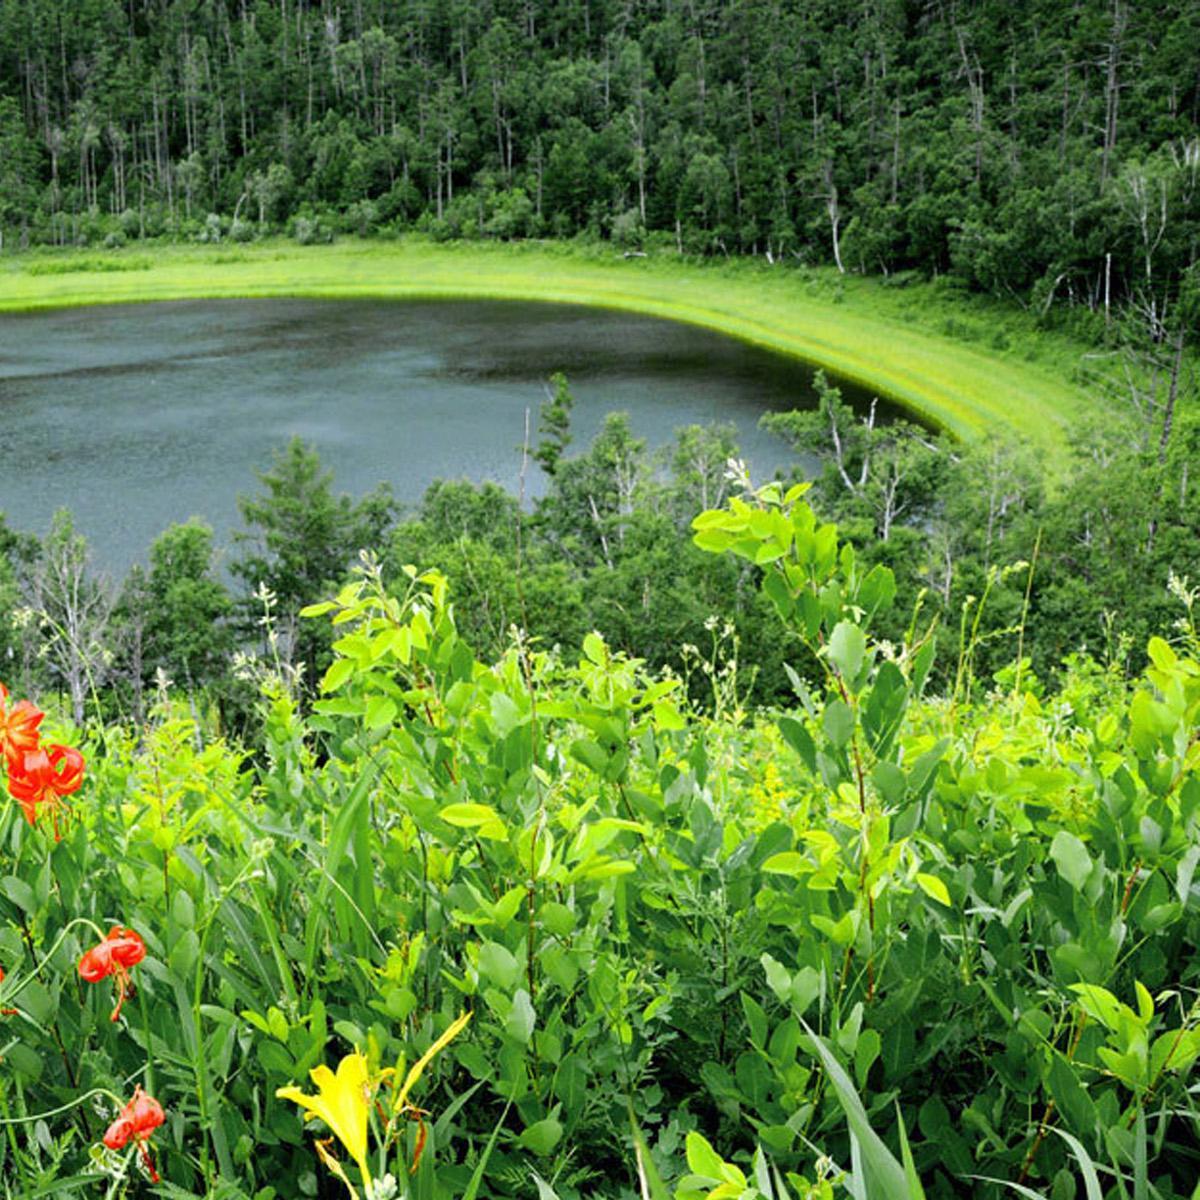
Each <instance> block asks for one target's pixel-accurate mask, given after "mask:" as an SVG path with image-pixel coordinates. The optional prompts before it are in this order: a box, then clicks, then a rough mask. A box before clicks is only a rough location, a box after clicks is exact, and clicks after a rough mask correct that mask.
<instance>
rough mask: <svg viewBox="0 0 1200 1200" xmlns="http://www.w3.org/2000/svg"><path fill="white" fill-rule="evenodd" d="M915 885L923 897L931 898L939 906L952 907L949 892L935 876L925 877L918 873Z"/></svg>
mask: <svg viewBox="0 0 1200 1200" xmlns="http://www.w3.org/2000/svg"><path fill="white" fill-rule="evenodd" d="M917 883H918V884H919V885H920V888H921V891H923V892H924V893H925V895H927V896H930V897H932V898H933V899H934V900H936V901H937V902H938V903H939V904H944V905H945V906H946V907H947V908H951V907H952V903H951V900H950V892H949V891H948V890H947V888H946V885H945V884H944V883H943V882H942V881H941V880H940V879H939V878H938V877H937V876H936V875H926V874H924V873H922V872H920V871H918V872H917Z"/></svg>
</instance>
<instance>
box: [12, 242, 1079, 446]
mask: <svg viewBox="0 0 1200 1200" xmlns="http://www.w3.org/2000/svg"><path fill="white" fill-rule="evenodd" d="M114 268H115V269H114ZM122 268H125V269H122ZM282 295H291V296H309V297H366V296H378V297H396V298H399V297H419V296H427V297H437V296H446V297H451V296H459V297H491V298H506V299H520V300H545V301H556V302H569V303H573V304H587V305H597V306H601V307H606V308H618V309H627V310H631V311H635V312H642V313H648V314H652V315H655V316H661V317H668V318H671V319H673V320H678V321H685V322H688V323H690V324H694V325H702V326H705V327H707V328H710V329H714V330H719V331H720V332H722V333H726V334H729V335H731V336H733V337H737V338H740V339H742V340H744V341H747V342H752V343H754V344H756V345H760V346H765V347H768V348H770V349H772V350H777V351H781V352H783V353H785V354H791V355H795V356H797V357H799V358H802V359H805V360H807V361H809V362H813V363H817V364H820V365H821V366H824V367H827V368H828V369H829V370H830V371H832V372H836V373H837V374H839V375H842V376H845V377H846V378H848V379H852V380H854V381H856V382H857V383H859V384H862V385H864V386H865V387H867V388H869V389H873V390H875V391H877V392H878V393H879V394H880V395H883V396H887V397H889V398H891V399H893V400H895V401H897V402H899V403H900V404H901V405H902V406H904V407H905V408H907V409H908V410H909V411H911V412H912V413H914V414H915V415H917V416H919V417H920V418H921V419H923V420H924V421H926V422H928V423H929V424H931V425H934V426H937V427H939V428H942V429H945V430H947V431H948V432H950V433H952V434H954V435H956V436H958V437H960V438H964V439H975V438H979V437H983V436H986V435H988V434H989V433H994V432H997V431H1004V430H1007V431H1009V432H1011V433H1015V434H1016V435H1017V436H1019V437H1020V438H1022V439H1025V440H1026V441H1029V442H1031V443H1033V444H1034V445H1035V446H1037V447H1038V448H1039V449H1041V450H1042V451H1043V452H1044V453H1045V454H1046V456H1047V459H1048V464H1049V462H1051V461H1055V460H1061V458H1062V456H1063V454H1064V451H1065V445H1066V433H1067V430H1068V429H1069V428H1070V427H1071V425H1072V424H1073V423H1074V422H1077V421H1078V419H1079V418H1080V417H1081V416H1082V415H1083V414H1084V413H1085V412H1086V411H1087V409H1088V407H1089V405H1091V406H1093V407H1094V406H1095V405H1097V404H1100V403H1101V402H1100V401H1099V400H1094V401H1089V399H1088V397H1087V396H1086V395H1085V393H1084V391H1083V389H1082V388H1081V387H1079V386H1078V385H1077V384H1076V383H1074V382H1073V378H1072V377H1073V375H1074V373H1075V367H1076V366H1077V364H1078V362H1079V357H1080V355H1081V354H1082V353H1083V351H1084V350H1085V349H1086V348H1085V347H1083V346H1081V345H1074V344H1072V343H1071V342H1069V341H1068V340H1066V339H1065V338H1061V337H1056V336H1051V335H1047V334H1044V333H1041V332H1038V331H1035V330H1034V329H1033V328H1032V325H1031V324H1030V323H1029V322H1028V321H1027V319H1025V318H1024V315H1023V314H1021V313H1020V312H1019V310H1017V309H1015V308H1014V309H1011V310H1006V309H1005V308H1003V306H996V305H989V306H985V307H982V308H977V309H976V311H974V313H973V315H972V314H964V315H966V319H965V320H962V321H960V320H958V319H957V318H956V317H955V316H954V315H953V314H955V313H957V312H958V311H959V309H960V307H961V305H962V304H963V303H964V302H963V301H961V300H959V299H958V298H956V297H954V296H947V295H946V294H945V293H944V292H943V291H939V289H937V288H936V287H933V286H931V285H927V284H914V285H912V286H910V287H908V288H896V287H887V286H884V285H883V284H881V283H880V282H878V281H875V280H868V279H861V278H857V277H842V278H839V277H838V276H836V275H835V274H833V273H832V272H831V271H827V270H812V269H807V270H806V269H801V268H797V267H781V266H776V267H771V266H769V265H767V264H765V263H759V262H743V261H729V262H716V263H713V264H711V265H707V264H706V265H698V264H696V263H694V262H689V261H685V260H679V259H676V258H675V257H674V256H673V255H669V254H661V255H657V256H654V257H648V258H633V259H623V258H622V257H621V256H620V255H619V254H617V253H616V252H611V251H610V252H607V253H605V252H603V251H594V252H580V251H578V250H575V249H573V248H569V247H563V246H556V245H549V246H547V245H542V244H521V245H503V246H502V245H487V244H479V243H461V244H454V245H448V246H438V245H432V244H430V243H428V242H424V241H416V240H406V241H403V242H361V241H356V240H350V241H345V242H340V243H338V244H336V245H333V246H310V247H300V246H297V245H294V244H292V243H287V242H278V241H276V242H266V243H261V244H257V245H249V246H231V245H226V246H220V247H212V246H157V245H155V246H152V247H149V248H145V247H139V248H131V249H129V250H125V251H121V252H119V253H112V252H101V251H80V252H76V253H74V254H68V255H46V254H39V255H27V256H18V257H15V258H9V259H5V260H0V311H2V310H9V311H15V310H29V309H37V308H47V307H55V306H64V305H84V304H107V303H115V302H136V301H149V300H177V299H184V298H188V297H217V296H282ZM1005 326H1007V327H1009V328H1011V329H1013V330H1014V333H1013V336H1012V337H1010V336H1008V334H1006V333H1005V332H1004V327H1005ZM964 336H965V337H967V338H969V339H971V340H970V342H967V341H964ZM989 343H990V344H989Z"/></svg>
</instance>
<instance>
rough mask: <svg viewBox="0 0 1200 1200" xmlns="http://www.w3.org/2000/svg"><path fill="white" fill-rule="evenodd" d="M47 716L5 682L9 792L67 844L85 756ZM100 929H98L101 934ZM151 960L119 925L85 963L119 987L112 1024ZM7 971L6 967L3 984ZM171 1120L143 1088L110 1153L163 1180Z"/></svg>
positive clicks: (112, 1129) (30, 817)
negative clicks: (55, 736) (166, 1126)
mask: <svg viewBox="0 0 1200 1200" xmlns="http://www.w3.org/2000/svg"><path fill="white" fill-rule="evenodd" d="M45 715H46V714H45V713H44V712H42V710H41V709H40V708H38V707H37V705H35V704H34V703H33V702H32V701H30V700H18V701H16V702H15V703H13V702H11V701H10V696H9V691H8V688H6V687H5V686H4V684H2V683H0V754H2V755H3V759H4V764H5V767H6V769H7V774H8V790H9V793H10V794H11V795H12V797H13V799H14V800H16V801H17V803H18V804H19V805H20V806H21V811H22V813H24V815H25V819H26V820H27V821H28V822H29V824H30V825H31V826H35V827H36V826H37V823H38V819H39V817H40V816H41V815H42V810H45V811H46V812H48V813H49V814H50V820H51V825H52V828H53V830H54V840H55V841H56V842H57V841H59V840H61V837H62V830H61V827H60V810H61V809H62V808H64V807H65V798H66V797H67V796H70V795H73V794H74V793H75V792H77V791H78V790H79V788H80V786H81V785H82V784H83V772H84V760H83V755H82V754H81V753H80V752H79V751H78V750H76V749H75V748H74V747H73V746H63V745H59V744H58V743H43V742H42V740H41V734H40V726H41V723H42V721H43V719H44V718H45ZM98 932H99V930H97V933H98ZM145 957H146V943H145V942H144V941H143V940H142V938H141V936H140V935H139V934H137V933H135V932H134V931H133V930H132V929H126V928H125V927H124V926H121V925H114V926H113V927H112V928H111V929H110V930H109V932H108V934H107V936H105V937H103V938H101V940H100V942H99V943H98V944H97V945H95V946H93V947H92V948H91V949H90V950H87V951H85V953H84V954H83V956H82V957H81V958H80V960H79V975H80V978H81V979H83V980H84V981H85V982H87V983H99V982H100V981H101V980H103V979H108V978H111V979H112V980H113V982H114V984H115V985H116V991H117V1002H116V1006H115V1007H114V1008H113V1012H112V1020H114V1021H116V1020H118V1019H119V1018H120V1015H121V1006H122V1005H123V1004H124V1003H125V1001H126V1000H127V999H128V998H129V996H130V995H131V994H132V984H131V982H130V977H129V971H130V968H132V967H134V966H136V965H137V964H138V963H140V962H141V961H142V959H144V958H145ZM3 981H4V971H3V970H2V969H0V983H2V982H3ZM18 1015H20V1010H19V1009H17V1008H12V1007H5V1008H3V1009H0V1016H18ZM164 1120H165V1117H164V1114H163V1110H162V1106H161V1105H160V1104H159V1102H158V1101H157V1100H155V1099H154V1098H153V1097H152V1096H148V1095H146V1093H145V1092H144V1091H142V1089H141V1087H140V1086H138V1087H137V1088H135V1089H134V1093H133V1098H132V1099H131V1100H130V1101H129V1102H128V1104H126V1105H125V1106H124V1108H122V1109H121V1111H120V1114H119V1115H118V1116H117V1119H116V1120H115V1121H113V1123H112V1124H111V1125H110V1126H109V1127H108V1131H107V1132H106V1133H105V1135H104V1144H105V1145H106V1146H107V1147H108V1148H109V1149H110V1150H120V1149H123V1148H124V1147H125V1146H126V1145H127V1144H128V1143H129V1142H130V1141H133V1142H134V1144H135V1145H136V1146H137V1148H138V1150H139V1152H140V1153H141V1156H142V1160H143V1162H144V1163H145V1165H146V1169H147V1172H148V1173H149V1176H150V1179H151V1181H152V1182H154V1183H157V1182H158V1172H157V1171H156V1170H155V1167H154V1161H153V1159H152V1158H151V1156H150V1151H149V1148H148V1145H147V1143H148V1141H149V1138H150V1135H151V1133H153V1131H154V1130H155V1129H157V1128H158V1126H160V1125H161V1124H162V1123H163V1121H164Z"/></svg>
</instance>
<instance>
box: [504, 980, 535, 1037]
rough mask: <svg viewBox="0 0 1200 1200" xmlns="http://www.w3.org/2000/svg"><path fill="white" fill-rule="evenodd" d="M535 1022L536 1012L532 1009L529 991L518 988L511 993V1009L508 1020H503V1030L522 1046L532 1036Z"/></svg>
mask: <svg viewBox="0 0 1200 1200" xmlns="http://www.w3.org/2000/svg"><path fill="white" fill-rule="evenodd" d="M536 1024H537V1014H536V1013H535V1012H534V1011H533V1003H532V1001H531V1000H530V999H529V993H528V992H527V991H526V990H525V989H524V988H518V989H517V990H516V992H515V993H514V995H513V1002H512V1009H511V1011H510V1012H509V1014H508V1020H507V1021H505V1022H504V1032H505V1033H507V1034H508V1035H509V1037H511V1038H514V1039H516V1041H518V1042H520V1043H521V1045H522V1046H528V1045H529V1039H530V1038H531V1037H533V1027H534V1025H536Z"/></svg>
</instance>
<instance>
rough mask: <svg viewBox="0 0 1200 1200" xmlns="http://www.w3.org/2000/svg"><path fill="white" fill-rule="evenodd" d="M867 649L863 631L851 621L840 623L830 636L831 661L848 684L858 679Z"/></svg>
mask: <svg viewBox="0 0 1200 1200" xmlns="http://www.w3.org/2000/svg"><path fill="white" fill-rule="evenodd" d="M866 649H867V639H866V637H865V636H864V635H863V631H862V630H861V629H860V628H859V627H858V626H857V625H854V624H852V623H851V622H850V621H839V622H838V623H837V625H836V626H835V627H834V630H833V633H832V634H830V636H829V651H828V653H829V661H830V662H832V663H833V665H834V666H835V667H836V668H837V670H838V674H840V675H841V676H842V678H843V679H844V680H845V681H846V682H847V683H849V682H850V681H852V680H854V679H857V678H858V673H859V672H860V671H861V670H862V665H863V656H864V655H865V653H866Z"/></svg>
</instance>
